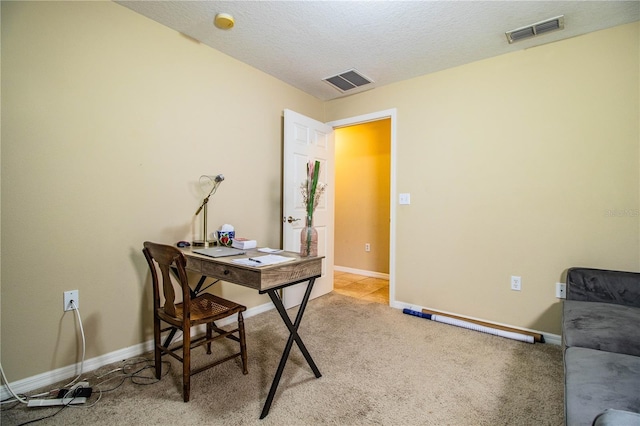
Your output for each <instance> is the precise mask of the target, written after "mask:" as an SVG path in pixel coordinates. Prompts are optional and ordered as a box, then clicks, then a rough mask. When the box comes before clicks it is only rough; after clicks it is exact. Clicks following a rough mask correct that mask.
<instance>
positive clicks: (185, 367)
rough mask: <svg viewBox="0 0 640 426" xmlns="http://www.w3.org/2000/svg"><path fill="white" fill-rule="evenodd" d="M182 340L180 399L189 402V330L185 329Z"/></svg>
mask: <svg viewBox="0 0 640 426" xmlns="http://www.w3.org/2000/svg"><path fill="white" fill-rule="evenodd" d="M183 333H184V334H183V338H182V398H183V399H184V402H189V397H190V396H191V328H189V327H185V330H183Z"/></svg>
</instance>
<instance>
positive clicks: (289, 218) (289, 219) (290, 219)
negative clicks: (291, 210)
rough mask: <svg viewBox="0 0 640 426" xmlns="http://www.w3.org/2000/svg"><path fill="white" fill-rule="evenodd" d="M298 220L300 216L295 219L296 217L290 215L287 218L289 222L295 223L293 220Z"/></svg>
mask: <svg viewBox="0 0 640 426" xmlns="http://www.w3.org/2000/svg"><path fill="white" fill-rule="evenodd" d="M296 220H300V218H295V219H294V218H292V217H291V216H289V217H288V218H287V222H289V223H293V222H295V221H296Z"/></svg>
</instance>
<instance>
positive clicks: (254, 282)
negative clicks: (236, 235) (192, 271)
mask: <svg viewBox="0 0 640 426" xmlns="http://www.w3.org/2000/svg"><path fill="white" fill-rule="evenodd" d="M201 273H202V275H206V276H208V277H214V278H219V279H221V280H222V281H229V282H232V283H234V284H240V285H243V286H245V287H251V288H255V289H257V290H260V273H259V272H258V271H252V270H249V269H244V268H240V267H236V266H233V265H229V264H226V265H225V264H216V263H210V262H202V263H201Z"/></svg>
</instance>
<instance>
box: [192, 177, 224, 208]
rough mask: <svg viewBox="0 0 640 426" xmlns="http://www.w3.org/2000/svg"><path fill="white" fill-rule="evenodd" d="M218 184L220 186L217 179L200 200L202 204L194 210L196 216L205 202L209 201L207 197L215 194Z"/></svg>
mask: <svg viewBox="0 0 640 426" xmlns="http://www.w3.org/2000/svg"><path fill="white" fill-rule="evenodd" d="M218 186H220V182H218V181H217V182H216V183H215V184H214V185H213V187H212V188H211V191H209V194H208V195H207V196H206V197H205V198H204V200H203V201H202V204H200V207H198V211H196V214H195V216H198V215H199V214H200V211H202V208H203V207H204V206H206V205H207V203H208V202H209V197H211V196H212V195H213V194H215V192H216V189H218Z"/></svg>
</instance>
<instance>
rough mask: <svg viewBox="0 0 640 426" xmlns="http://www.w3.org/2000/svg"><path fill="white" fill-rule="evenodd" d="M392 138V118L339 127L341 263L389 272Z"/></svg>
mask: <svg viewBox="0 0 640 426" xmlns="http://www.w3.org/2000/svg"><path fill="white" fill-rule="evenodd" d="M390 143H391V120H390V119H385V120H378V121H372V122H369V123H364V124H358V125H355V126H349V127H343V128H339V129H336V131H335V144H336V150H335V167H336V168H335V170H336V179H335V182H336V192H335V197H336V199H335V241H334V244H335V249H334V252H335V253H334V256H335V257H334V262H333V263H334V265H336V266H342V267H347V268H353V269H359V270H363V271H370V272H379V273H383V274H388V273H389V217H390V211H389V208H390V206H389V194H390V173H391V171H390V169H391V163H390V153H391V145H390ZM366 243H369V244H370V246H371V251H369V252H365V244H366Z"/></svg>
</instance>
